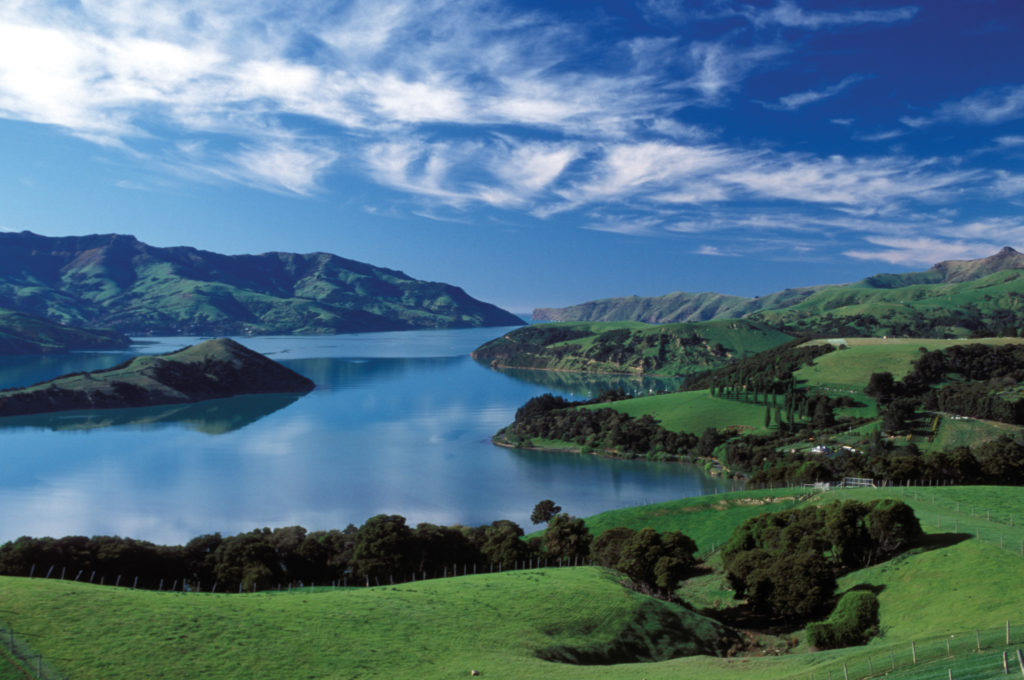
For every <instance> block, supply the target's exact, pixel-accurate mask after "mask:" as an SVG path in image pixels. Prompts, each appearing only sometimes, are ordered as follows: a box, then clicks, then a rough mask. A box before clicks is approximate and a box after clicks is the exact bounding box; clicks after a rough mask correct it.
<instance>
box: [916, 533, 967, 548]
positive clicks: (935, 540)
mask: <svg viewBox="0 0 1024 680" xmlns="http://www.w3.org/2000/svg"><path fill="white" fill-rule="evenodd" d="M969 538H974V536H973V535H971V534H963V533H959V534H957V533H953V532H949V533H945V534H925V535H924V536H921V537H920V538H919V539H917V541H916V542H915V543H914V545H913V546H911V547H910V550H908V551H907V552H914V550H915V548H916V549H918V550H919V551H921V552H924V551H926V550H938V549H939V548H948V547H950V546H954V545H956V544H958V543H963V542H964V541H966V540H967V539H969Z"/></svg>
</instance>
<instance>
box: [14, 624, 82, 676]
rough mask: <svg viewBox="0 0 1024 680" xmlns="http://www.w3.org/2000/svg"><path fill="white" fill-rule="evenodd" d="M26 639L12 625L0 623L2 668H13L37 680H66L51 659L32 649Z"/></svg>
mask: <svg viewBox="0 0 1024 680" xmlns="http://www.w3.org/2000/svg"><path fill="white" fill-rule="evenodd" d="M25 637H26V636H25V635H24V634H23V633H16V632H15V630H14V628H13V627H11V626H10V625H8V624H4V623H0V666H4V665H8V666H11V667H13V668H15V669H17V671H18V672H19V674H21V675H24V676H25V677H28V678H34V679H35V680H66V678H67V676H65V675H63V674H62V673H61V672H60V671H58V670H57V669H56V668H54V667H53V665H52V664H51V663H50V659H44V658H43V655H42V654H40V653H39V652H37V651H35V650H34V649H32V647H31V645H29V644H28V642H27V641H26V640H25Z"/></svg>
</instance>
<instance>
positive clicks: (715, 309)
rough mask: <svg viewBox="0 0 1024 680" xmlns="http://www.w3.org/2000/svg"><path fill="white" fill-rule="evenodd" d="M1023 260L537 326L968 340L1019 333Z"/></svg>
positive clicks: (588, 308) (615, 305) (615, 308)
mask: <svg viewBox="0 0 1024 680" xmlns="http://www.w3.org/2000/svg"><path fill="white" fill-rule="evenodd" d="M1022 275H1024V255H1021V253H1018V252H1016V251H1014V250H1013V249H1011V248H1005V249H1003V250H1002V251H1000V252H999V253H997V254H995V255H993V256H991V257H987V258H983V259H979V260H963V261H949V262H941V263H939V264H937V265H935V266H934V267H932V268H931V269H929V270H928V271H925V272H913V273H909V274H878V275H876V276H871V277H868V278H866V279H864V280H863V281H859V282H856V283H849V284H841V285H829V286H815V287H808V288H796V289H793V288H791V289H786V290H784V291H779V292H777V293H772V294H770V295H763V296H760V297H755V298H743V297H737V296H729V295H720V294H717V293H672V294H669V295H665V296H661V297H654V298H641V297H636V296H633V297H627V298H610V299H605V300H596V301H593V302H585V303H582V304H579V305H574V306H572V307H566V308H562V309H537V310H534V312H533V320H534V321H535V322H538V321H567V322H568V321H644V322H648V323H674V322H680V321H687V322H696V321H708V320H711V319H738V318H748V319H752V320H755V321H760V322H763V323H765V324H767V325H769V326H772V327H774V328H777V329H779V330H781V331H784V332H787V333H792V334H798V335H814V336H879V337H881V336H894V335H895V336H913V337H935V338H943V337H967V336H970V335H978V334H983V335H998V334H1003V333H1012V334H1014V335H1016V334H1017V332H1018V331H1019V329H1020V328H1021V327H1022V326H1024V278H1022Z"/></svg>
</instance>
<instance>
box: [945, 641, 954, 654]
mask: <svg viewBox="0 0 1024 680" xmlns="http://www.w3.org/2000/svg"><path fill="white" fill-rule="evenodd" d="M946 656H953V652H951V651H950V650H949V638H946Z"/></svg>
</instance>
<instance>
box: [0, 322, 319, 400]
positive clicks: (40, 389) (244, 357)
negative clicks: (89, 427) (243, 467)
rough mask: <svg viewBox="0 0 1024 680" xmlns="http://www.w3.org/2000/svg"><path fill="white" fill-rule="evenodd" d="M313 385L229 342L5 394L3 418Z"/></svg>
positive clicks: (137, 359) (203, 344) (287, 390)
mask: <svg viewBox="0 0 1024 680" xmlns="http://www.w3.org/2000/svg"><path fill="white" fill-rule="evenodd" d="M313 387H314V385H313V382H312V381H311V380H309V379H308V378H305V377H303V376H301V375H299V374H298V373H296V372H295V371H292V370H291V369H290V368H286V367H285V366H282V365H281V364H279V363H277V362H276V361H273V360H272V359H268V358H267V357H265V356H263V355H262V354H260V353H258V352H254V351H252V350H251V349H249V348H247V347H244V346H242V345H240V344H238V343H237V342H235V341H234V340H231V339H229V338H220V339H217V340H207V341H205V342H201V343H199V344H197V345H192V346H189V347H186V348H184V349H181V350H178V351H177V352H171V353H170V354H162V355H147V356H140V357H135V358H134V359H131V360H129V361H126V362H124V363H123V364H120V365H119V366H115V367H113V368H108V369H106V370H102V371H94V372H92V373H73V374H70V375H66V376H61V377H59V378H55V379H53V380H49V381H46V382H42V383H39V384H36V385H32V386H30V387H22V388H13V389H7V390H3V391H0V416H22V415H29V414H34V413H48V412H51V411H72V410H79V409H112V408H113V409H123V408H131V407H136V406H156V405H161V404H185V403H192V402H198V401H204V400H207V399H218V398H221V397H232V396H237V395H243V394H272V393H294V392H303V393H304V392H308V391H310V390H311V389H313Z"/></svg>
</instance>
